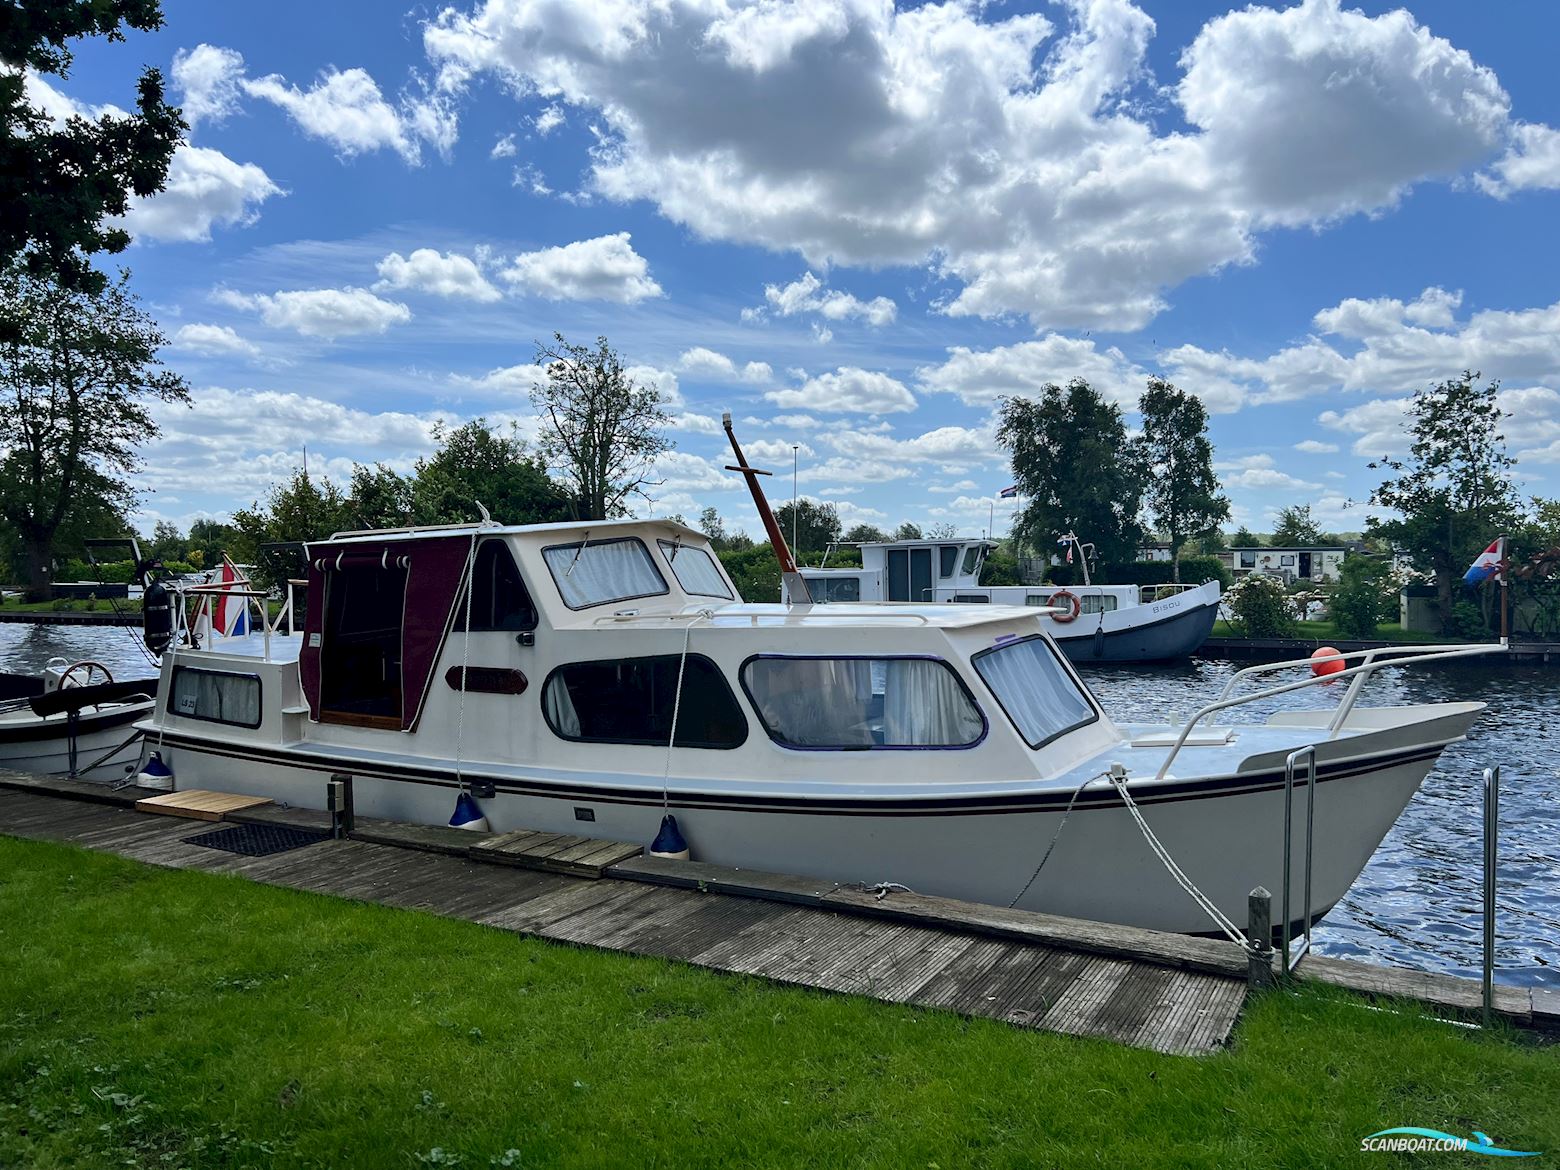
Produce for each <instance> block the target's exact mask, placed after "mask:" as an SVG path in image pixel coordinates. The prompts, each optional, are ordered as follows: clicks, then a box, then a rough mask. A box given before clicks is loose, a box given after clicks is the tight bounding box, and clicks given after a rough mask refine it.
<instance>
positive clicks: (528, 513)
mask: <svg viewBox="0 0 1560 1170" xmlns="http://www.w3.org/2000/svg"><path fill="white" fill-rule="evenodd" d="M435 437H436V438H437V439H438V442H439V449H438V451H437V452H436V453H435V454H434V455H432V456H431V457H429V458H427V459H420V460H418V461H417V467H416V472H415V474H414V475H413V477H412V481H411V491H410V498H411V507H412V512H413V514H414V515H415V517H416V522H417V523H419V524H459V523H462V522H464V521H467V520H475V519H477V515H478V513H477V505H478V504H481V505H482V506H483V507H484V508H486V509H487V510H488V513H489V515H491V516H492V517H493V519H494V520H497V521H498V522H499V523H500V524H547V523H551V522H552V521H555V520H573V519H576V516H575V513H574V508H573V506H572V501H570V499H569V497H568V494H567V493H566V492H564V491H563V489H562V488H560V487H559V486H558V484H556V483H555V482H553V480H552V479H550V478H549V477H548V475H547V469H546V467H545V466H544V465H543V464H542V463H541V461H540V460H537V459H535V458H533V457H532V456H531V454H530V452H529V450H528V449H527V448H526V444H525V441H524V440H523V439H521V438H520V436H519V434H518V432H517V431H516V430H515V428H514V427H510V429H509V432H508V433H507V434H505V433H502V432H500V431H498V430H495V429H494V428H492V427H490V426H489V425H488V423H487V420H486V419H481V418H478V419H473V420H472V421H471V422H468V423H466V424H465V425H464V426H460V427H456V428H455V429H454V430H452V431H445V430H443V429H442V428H440V429H439V430H438V431H436V433H435ZM354 484H356V480H354Z"/></svg>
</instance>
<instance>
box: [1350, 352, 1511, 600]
mask: <svg viewBox="0 0 1560 1170" xmlns="http://www.w3.org/2000/svg"><path fill="white" fill-rule="evenodd" d="M1479 378H1480V375H1479V374H1478V373H1476V372H1474V371H1470V370H1465V371H1463V374H1462V376H1461V377H1458V378H1452V379H1450V380H1448V381H1445V382H1442V383H1440V384H1439V385H1436V386H1431V387H1429V388H1427V389H1422V390H1416V391H1415V392H1414V396H1413V398H1412V400H1411V401H1410V403H1409V408H1408V422H1409V435H1410V437H1411V441H1410V443H1409V448H1408V454H1407V455H1406V456H1392V455H1388V456H1385V457H1383V458H1381V459H1379V460H1377V461H1376V462H1374V463H1372V464H1371V465H1370V466H1371V467H1373V468H1380V469H1383V470H1385V471H1387V472H1389V473H1390V475H1391V478H1389V479H1387V480H1385V481H1384V482H1383V483H1382V484H1381V486H1380V487H1378V488H1377V489H1376V490H1375V491H1374V492H1373V493H1371V497H1370V502H1371V503H1372V504H1374V505H1376V506H1377V507H1380V508H1390V509H1391V510H1392V511H1394V512H1396V513H1397V514H1398V518H1397V519H1392V520H1380V519H1375V518H1372V519H1370V520H1368V521H1367V522H1366V527H1367V530H1368V531H1369V532H1370V533H1371V534H1372V535H1374V536H1380V537H1382V538H1383V539H1385V540H1387V541H1388V542H1390V543H1391V544H1392V546H1393V547H1394V548H1396V549H1398V550H1399V551H1401V552H1402V553H1404V554H1405V555H1407V556H1408V557H1409V558H1410V559H1411V560H1412V562H1413V564H1414V567H1415V568H1416V569H1419V570H1421V571H1422V572H1427V573H1433V574H1434V575H1435V583H1436V593H1437V597H1438V600H1439V602H1440V608H1441V621H1442V623H1443V626H1449V624H1450V622H1451V620H1452V603H1453V583H1454V582H1455V581H1456V579H1457V578H1458V577H1459V576H1460V575H1461V574H1462V573H1463V571H1464V570H1465V569H1466V568H1467V566H1468V565H1469V564H1470V563H1472V561H1473V558H1474V557H1476V556H1477V555H1478V553H1479V551H1480V550H1481V549H1483V548H1484V546H1485V545H1487V544H1488V543H1489V542H1490V541H1491V540H1493V539H1494V538H1495V537H1496V536H1498V535H1500V534H1501V532H1503V531H1505V530H1507V529H1508V528H1510V527H1512V526H1513V525H1515V524H1516V523H1517V520H1518V514H1519V510H1520V509H1519V501H1518V497H1517V491H1516V488H1515V487H1514V486H1513V484H1512V482H1511V469H1512V467H1514V466H1515V465H1516V460H1515V459H1514V458H1513V457H1512V456H1510V455H1509V454H1507V452H1506V436H1505V434H1504V432H1503V431H1502V429H1501V420H1503V419H1504V418H1505V417H1506V412H1505V411H1503V410H1502V409H1501V407H1500V402H1499V400H1498V397H1497V394H1498V392H1499V389H1500V383H1498V382H1494V381H1491V382H1486V383H1484V384H1483V385H1480V384H1479Z"/></svg>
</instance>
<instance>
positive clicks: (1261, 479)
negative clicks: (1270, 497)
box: [1223, 467, 1322, 492]
mask: <svg viewBox="0 0 1560 1170" xmlns="http://www.w3.org/2000/svg"><path fill="white" fill-rule="evenodd" d="M1223 484H1224V487H1225V488H1226V489H1228V488H1244V489H1246V490H1247V491H1277V490H1283V491H1291V492H1298V491H1306V492H1312V491H1320V490H1321V487H1322V485H1321V484H1319V483H1310V482H1308V481H1306V480H1303V479H1300V478H1298V477H1296V476H1293V475H1290V474H1289V473H1288V472H1287V471H1279V470H1277V469H1276V468H1272V467H1253V468H1250V469H1248V470H1246V471H1240V472H1236V473H1235V474H1234V475H1226V476H1225V477H1224V480H1223Z"/></svg>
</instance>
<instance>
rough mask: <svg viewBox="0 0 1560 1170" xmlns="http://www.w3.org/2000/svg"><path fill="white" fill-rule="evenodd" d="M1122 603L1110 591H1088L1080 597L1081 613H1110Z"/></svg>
mask: <svg viewBox="0 0 1560 1170" xmlns="http://www.w3.org/2000/svg"><path fill="white" fill-rule="evenodd" d="M1120 604H1121V603H1120V602H1119V601H1118V600H1116V598H1114V597H1112V596H1111V595H1110V594H1109V593H1087V594H1085V595H1084V596H1082V597H1080V598H1079V599H1078V605H1079V606H1080V608H1079V610H1078V612H1079V613H1110V612H1111V611H1112V610H1113V609H1115V608H1116V607H1117V606H1119V605H1120Z"/></svg>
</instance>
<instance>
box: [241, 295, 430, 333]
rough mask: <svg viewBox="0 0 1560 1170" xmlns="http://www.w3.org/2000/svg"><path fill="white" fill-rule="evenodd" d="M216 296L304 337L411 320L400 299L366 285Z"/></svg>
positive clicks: (364, 330)
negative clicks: (378, 293) (391, 298)
mask: <svg viewBox="0 0 1560 1170" xmlns="http://www.w3.org/2000/svg"><path fill="white" fill-rule="evenodd" d="M217 299H218V300H220V301H222V302H223V303H224V304H228V305H231V306H232V307H233V308H236V309H248V310H251V311H254V312H257V313H259V314H260V319H261V320H262V321H264V322H265V323H266V324H267V325H269V326H271V328H273V329H292V330H294V331H296V332H298V333H301V334H303V335H304V336H305V337H323V338H325V339H326V340H331V339H334V338H337V337H347V336H351V335H354V334H361V333H383V332H384V331H385V330H386V329H388V328H390V326H392V325H402V324H405V323H406V322H407V321H410V320H411V319H412V311H411V310H410V309H408V308H407V307H406V306H405V305H403V304H401V303H400V302H399V301H387V300H384V299H383V298H381V297H377V296H375V295H374V294H373V293H371V292H369V291H368V290H367V289H364V288H314V289H299V290H296V291H291V292H278V293H269V294H267V293H255V294H251V295H247V296H246V295H244V294H242V293H235V292H231V291H223V292H220V293H218V294H217Z"/></svg>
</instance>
